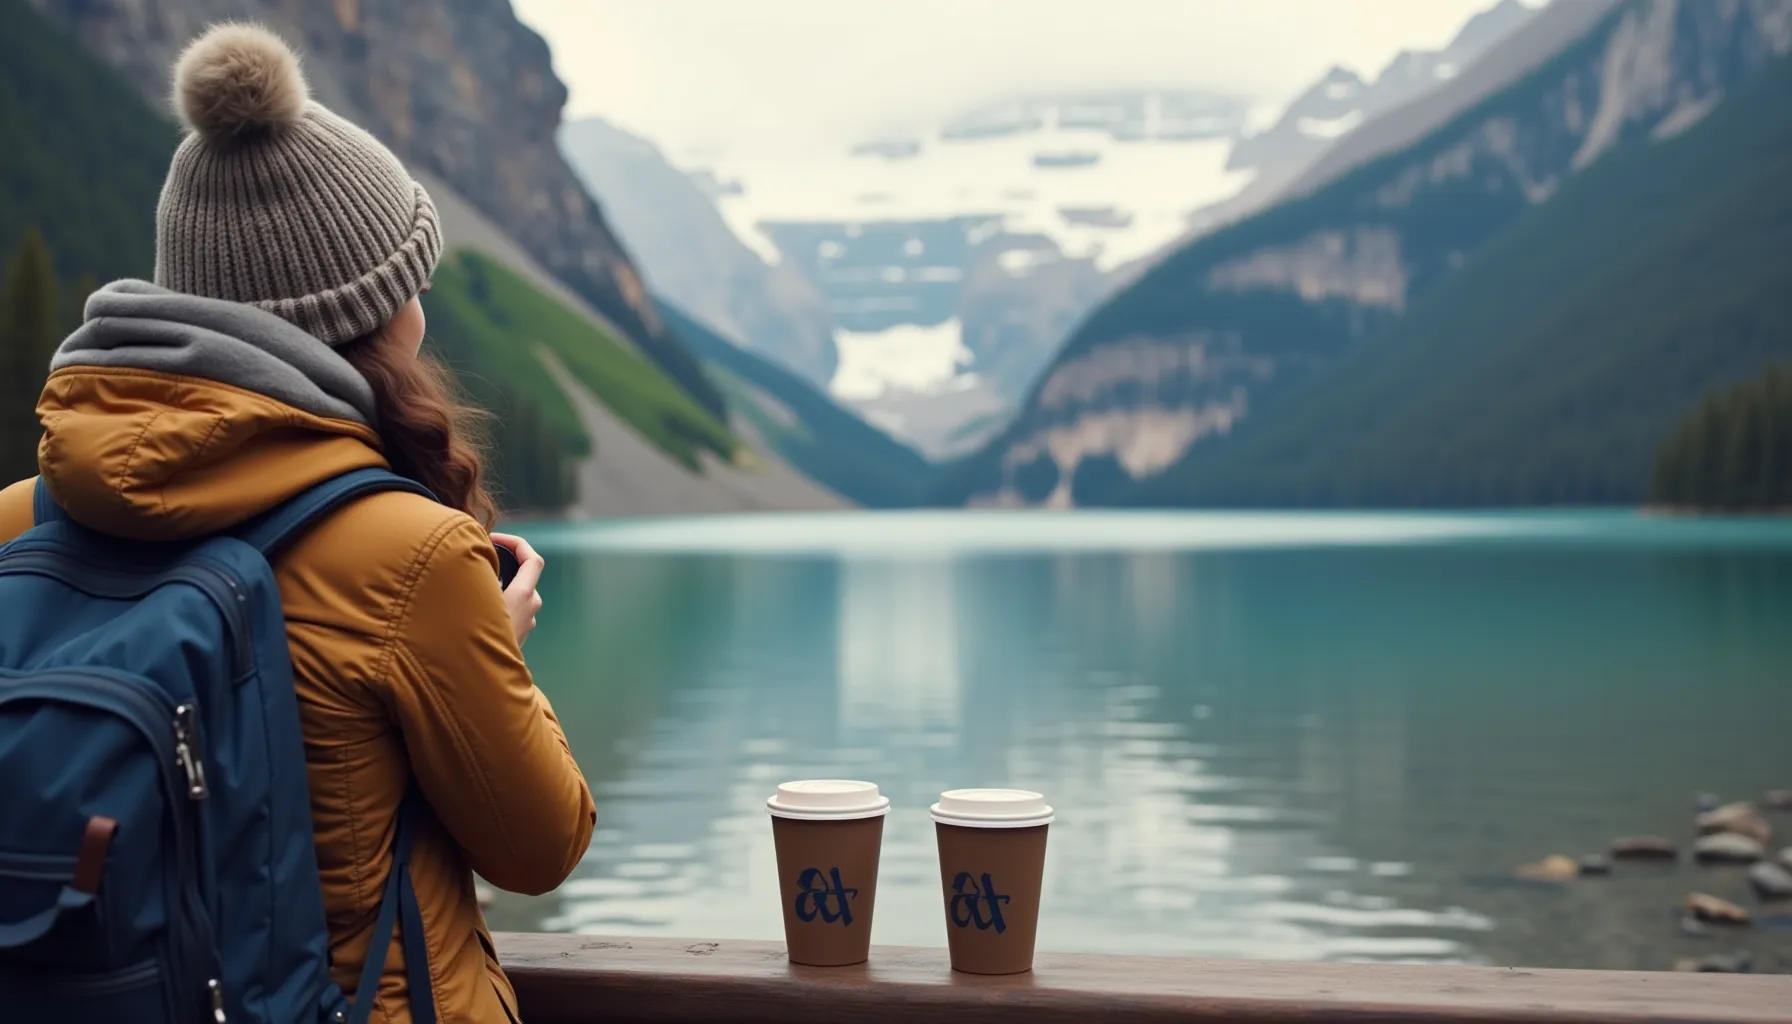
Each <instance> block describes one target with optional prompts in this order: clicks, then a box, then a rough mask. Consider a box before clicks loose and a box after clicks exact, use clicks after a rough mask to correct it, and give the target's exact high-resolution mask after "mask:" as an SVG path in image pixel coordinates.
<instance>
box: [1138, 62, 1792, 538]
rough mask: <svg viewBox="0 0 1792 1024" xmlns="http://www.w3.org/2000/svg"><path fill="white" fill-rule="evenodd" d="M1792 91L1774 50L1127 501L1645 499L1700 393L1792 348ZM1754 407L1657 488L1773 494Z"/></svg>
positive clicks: (1674, 466)
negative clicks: (1746, 74) (1670, 128)
mask: <svg viewBox="0 0 1792 1024" xmlns="http://www.w3.org/2000/svg"><path fill="white" fill-rule="evenodd" d="M1788 97H1792V57H1780V58H1778V59H1776V60H1774V61H1773V62H1772V63H1771V64H1770V65H1768V67H1767V69H1766V70H1765V71H1764V72H1762V73H1760V74H1758V75H1756V76H1755V77H1753V78H1751V79H1749V80H1748V81H1746V82H1744V83H1743V84H1741V85H1740V86H1738V87H1737V88H1736V90H1735V91H1734V93H1733V94H1732V95H1730V96H1728V97H1727V98H1725V99H1724V100H1723V101H1722V102H1721V103H1720V104H1718V105H1717V106H1716V108H1715V109H1714V110H1712V111H1711V113H1709V114H1708V115H1707V116H1705V117H1704V118H1703V119H1702V120H1700V121H1699V122H1698V123H1697V124H1696V125H1693V126H1692V127H1690V128H1689V129H1687V130H1686V131H1685V132H1684V133H1683V134H1679V135H1676V136H1674V137H1672V138H1668V139H1665V140H1663V141H1661V142H1659V143H1657V144H1654V145H1650V144H1636V145H1628V146H1621V147H1619V148H1617V149H1615V150H1614V151H1613V152H1612V153H1611V154H1610V155H1608V156H1606V157H1605V158H1604V159H1601V160H1600V161H1599V162H1598V163H1597V164H1595V165H1594V166H1592V167H1591V168H1589V169H1588V170H1586V171H1585V172H1583V173H1581V174H1578V175H1575V176H1573V177H1572V178H1569V179H1568V180H1566V181H1565V182H1564V183H1563V185H1562V186H1561V188H1560V189H1559V191H1557V193H1556V194H1555V195H1553V196H1552V197H1550V199H1549V201H1548V202H1546V203H1544V204H1542V205H1541V206H1538V207H1536V208H1535V209H1533V210H1531V211H1529V212H1528V213H1526V214H1525V215H1524V216H1523V217H1522V218H1521V219H1520V220H1519V221H1518V222H1517V223H1515V224H1514V225H1513V226H1512V227H1511V228H1509V229H1507V230H1506V231H1504V232H1502V233H1501V234H1500V235H1499V236H1498V237H1497V238H1495V239H1494V240H1493V241H1491V242H1489V243H1488V244H1487V245H1486V246H1485V247H1483V248H1482V250H1481V251H1479V252H1477V253H1476V254H1475V255H1474V256H1473V257H1472V258H1471V259H1470V260H1469V261H1468V262H1467V264H1466V265H1465V266H1464V267H1463V268H1462V270H1461V271H1460V272H1458V273H1457V274H1455V275H1453V276H1452V277H1450V278H1449V279H1448V280H1446V281H1444V282H1443V283H1441V284H1440V285H1438V286H1437V287H1436V288H1435V289H1434V290H1432V291H1431V292H1430V293H1429V294H1427V295H1426V296H1425V297H1424V298H1423V299H1422V300H1420V301H1419V302H1418V303H1416V304H1415V306H1414V307H1413V309H1412V311H1411V312H1410V313H1408V314H1407V315H1406V316H1405V317H1403V318H1401V319H1400V320H1399V321H1398V322H1397V323H1395V324H1394V325H1393V326H1392V328H1391V329H1389V330H1387V331H1385V332H1383V333H1381V334H1380V335H1378V336H1376V337H1375V338H1373V339H1371V340H1368V341H1365V342H1362V343H1360V344H1359V345H1357V346H1356V347H1355V349H1354V350H1353V351H1351V352H1350V353H1348V354H1347V355H1344V356H1343V357H1341V358H1339V359H1338V360H1336V364H1335V365H1334V366H1332V367H1329V368H1327V369H1326V370H1324V371H1323V372H1321V373H1317V374H1314V375H1312V376H1310V377H1309V378H1308V379H1307V380H1305V381H1303V382H1302V383H1300V384H1298V385H1296V386H1294V387H1293V388H1291V389H1289V391H1288V392H1287V394H1285V395H1284V396H1282V397H1281V398H1279V399H1277V400H1276V401H1275V402H1274V403H1273V405H1267V406H1265V407H1264V408H1263V409H1262V410H1261V412H1260V413H1256V414H1253V415H1252V416H1251V417H1249V418H1247V419H1246V420H1245V421H1244V422H1243V423H1241V424H1240V426H1239V428H1238V430H1237V432H1236V433H1235V434H1234V435H1233V436H1232V437H1230V438H1227V439H1225V440H1223V441H1219V442H1216V443H1213V444H1210V445H1198V446H1196V447H1195V448H1194V449H1193V450H1192V451H1191V452H1190V453H1189V455H1188V457H1187V458H1186V459H1185V460H1184V461H1183V462H1182V463H1181V464H1179V465H1177V466H1175V467H1172V468H1171V469H1170V470H1169V471H1168V472H1166V473H1164V474H1163V475H1162V476H1160V477H1157V478H1155V479H1152V480H1149V481H1147V482H1145V483H1144V484H1142V485H1140V486H1139V488H1138V489H1137V492H1136V493H1134V494H1130V495H1128V496H1126V498H1125V500H1126V501H1128V502H1138V503H1143V504H1201V505H1253V506H1255V505H1291V504H1298V505H1347V506H1395V505H1430V506H1439V505H1442V506H1469V505H1519V504H1522V505H1554V504H1602V503H1624V504H1635V503H1641V502H1643V501H1645V500H1646V499H1647V498H1648V497H1649V493H1650V483H1651V467H1652V464H1653V463H1654V460H1655V457H1656V453H1657V449H1658V447H1659V446H1660V445H1661V444H1662V442H1663V439H1664V438H1668V437H1669V435H1670V433H1671V432H1672V431H1673V430H1674V428H1675V426H1676V424H1678V423H1679V422H1680V421H1681V419H1682V417H1684V416H1686V415H1687V414H1688V413H1689V412H1691V411H1692V410H1693V409H1694V406H1695V404H1696V403H1698V401H1699V400H1700V398H1701V397H1702V396H1704V395H1705V394H1706V393H1707V392H1709V391H1713V390H1718V389H1723V388H1727V387H1729V386H1731V385H1733V384H1735V383H1736V382H1738V381H1742V380H1751V379H1754V378H1755V377H1756V375H1757V374H1760V373H1761V371H1762V370H1763V368H1764V367H1767V366H1769V365H1771V364H1774V363H1777V362H1780V361H1784V360H1786V359H1788V358H1792V255H1788V253H1787V249H1786V241H1787V239H1789V238H1792V189H1788V188H1787V187H1786V183H1787V182H1788V181H1792V103H1788V102H1787V98H1788ZM1768 383H1769V385H1771V387H1773V388H1777V389H1778V390H1780V391H1781V392H1783V391H1784V385H1783V384H1780V383H1777V382H1775V381H1769V382H1768ZM1765 387H1766V385H1757V386H1756V388H1755V389H1754V391H1753V392H1751V391H1749V390H1746V389H1745V390H1744V391H1743V392H1742V394H1741V396H1740V398H1739V399H1738V400H1737V402H1736V405H1737V406H1738V407H1739V408H1746V407H1747V406H1748V404H1749V403H1750V402H1751V401H1755V400H1756V398H1757V395H1756V393H1755V392H1760V391H1763V390H1764V388H1765ZM1759 397H1765V396H1764V395H1761V396H1759ZM1727 411H1728V410H1727V407H1725V406H1723V405H1722V404H1721V403H1720V405H1719V406H1718V407H1717V409H1716V410H1715V412H1712V413H1708V414H1707V415H1711V416H1715V417H1717V418H1718V419H1719V420H1720V421H1721V420H1722V419H1723V417H1725V415H1726V414H1727ZM1757 418H1758V417H1751V416H1741V417H1737V418H1736V420H1735V422H1734V426H1735V427H1736V428H1738V432H1736V433H1734V434H1732V431H1731V424H1730V423H1727V422H1720V423H1719V424H1718V425H1717V426H1716V427H1714V428H1712V429H1707V430H1703V431H1702V432H1701V430H1700V429H1699V428H1698V427H1695V428H1694V429H1693V430H1692V431H1691V432H1690V435H1689V436H1684V437H1682V438H1680V439H1679V444H1680V445H1681V448H1680V450H1679V452H1678V454H1677V455H1675V456H1674V457H1673V458H1672V459H1671V460H1670V469H1669V470H1668V471H1667V475H1668V476H1669V477H1670V478H1675V479H1679V480H1684V481H1687V482H1688V486H1686V487H1684V488H1681V487H1675V486H1670V487H1667V488H1665V492H1666V493H1664V494H1663V495H1662V497H1663V499H1664V500H1670V501H1690V502H1693V503H1699V504H1706V503H1709V504H1718V505H1736V506H1748V505H1756V506H1757V507H1758V506H1759V505H1762V504H1767V503H1768V501H1767V497H1768V496H1767V495H1761V496H1760V498H1761V500H1760V501H1757V500H1756V495H1754V494H1753V493H1751V492H1752V491H1753V490H1754V488H1753V486H1752V485H1753V484H1755V483H1759V482H1767V481H1771V480H1772V479H1773V475H1772V473H1771V472H1763V473H1760V474H1758V475H1757V474H1753V473H1752V470H1754V469H1756V468H1765V463H1766V461H1767V460H1771V459H1772V458H1774V454H1773V452H1772V450H1771V446H1770V444H1768V434H1767V432H1766V431H1765V430H1764V431H1762V433H1761V434H1760V436H1759V440H1758V441H1755V442H1752V443H1751V441H1750V437H1749V435H1748V434H1747V433H1746V432H1743V431H1746V429H1747V428H1748V427H1749V426H1750V424H1751V423H1752V422H1753V421H1754V420H1755V419H1757ZM1731 437H1734V440H1735V449H1734V451H1733V452H1732V451H1731V450H1729V440H1730V438H1731ZM1713 449H1715V450H1713ZM1787 453H1792V449H1787ZM1787 453H1782V455H1784V454H1787ZM1732 459H1734V460H1736V461H1739V462H1742V463H1746V464H1748V465H1747V467H1746V468H1745V467H1743V466H1731V465H1730V462H1731V461H1732ZM1708 475H1709V476H1710V477H1713V478H1716V479H1719V480H1723V481H1726V482H1730V481H1734V482H1738V483H1743V484H1748V485H1750V486H1747V487H1739V488H1736V489H1735V491H1734V493H1732V492H1731V490H1730V489H1728V488H1727V487H1721V486H1720V487H1710V488H1706V487H1704V486H1702V485H1701V483H1700V481H1702V480H1703V479H1706V478H1707V477H1708ZM1787 479H1792V476H1789V477H1788V478H1787Z"/></svg>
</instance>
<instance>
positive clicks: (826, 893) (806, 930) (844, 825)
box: [765, 779, 890, 967]
mask: <svg viewBox="0 0 1792 1024" xmlns="http://www.w3.org/2000/svg"><path fill="white" fill-rule="evenodd" d="M765 806H766V809H767V810H768V811H770V812H771V815H772V840H773V842H774V843H775V845H776V846H777V852H778V895H779V897H780V898H781V899H782V900H783V902H784V944H785V947H786V948H787V949H788V951H789V954H790V960H791V962H792V963H798V964H808V965H811V966H815V967H841V966H844V965H846V964H860V963H864V962H865V960H866V959H867V958H868V957H869V956H870V954H871V912H872V910H873V908H874V907H875V906H876V904H877V857H878V851H879V850H880V848H881V847H882V844H883V838H884V815H885V814H887V813H889V810H890V798H889V797H886V796H883V795H882V794H880V793H879V792H878V791H877V786H876V784H875V783H870V782H854V781H850V780H845V779H811V780H807V781H803V782H786V783H784V784H783V785H781V786H779V787H778V793H777V795H776V796H774V797H772V798H771V799H769V800H767V801H766V802H765Z"/></svg>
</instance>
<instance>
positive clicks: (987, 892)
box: [952, 871, 1008, 935]
mask: <svg viewBox="0 0 1792 1024" xmlns="http://www.w3.org/2000/svg"><path fill="white" fill-rule="evenodd" d="M952 893H953V896H952V923H953V924H954V925H957V926H958V927H960V928H969V927H970V926H972V925H976V926H977V930H978V931H980V932H983V931H988V930H989V929H991V928H994V929H995V930H996V934H997V935H1000V934H1002V933H1003V932H1005V931H1007V930H1008V922H1006V921H1004V920H1002V904H1004V903H1007V902H1008V897H1007V896H1005V895H1003V894H1001V893H998V892H996V883H995V882H994V881H993V880H992V879H991V878H990V877H989V872H987V871H985V872H983V886H982V888H978V886H977V879H975V878H973V877H971V873H970V872H969V871H960V872H959V873H958V877H957V878H954V879H953V880H952Z"/></svg>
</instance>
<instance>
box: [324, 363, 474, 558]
mask: <svg viewBox="0 0 1792 1024" xmlns="http://www.w3.org/2000/svg"><path fill="white" fill-rule="evenodd" d="M337 351H338V352H340V353H341V354H342V356H343V358H345V359H347V360H348V361H349V365H351V366H353V367H354V368H355V369H357V370H359V371H361V376H363V377H365V378H367V383H368V384H371V385H372V386H373V397H374V402H375V404H376V405H377V406H378V409H379V417H380V419H379V424H378V429H379V435H380V444H381V447H382V449H383V451H384V453H385V456H386V461H387V462H389V463H391V465H392V470H393V472H396V473H399V474H401V475H403V476H407V477H410V478H411V479H412V480H415V481H417V482H418V483H420V484H422V485H423V486H425V487H427V488H429V489H430V490H431V491H433V492H435V495H436V497H437V498H439V499H441V502H442V504H444V505H447V506H449V507H450V508H456V509H459V510H460V511H462V512H465V513H466V514H467V515H470V516H472V517H473V518H474V519H475V520H477V521H478V522H479V525H481V526H483V527H485V528H486V529H487V530H490V529H491V528H492V526H493V525H494V524H495V523H496V522H497V521H498V505H497V502H495V501H493V500H492V496H491V494H490V492H488V491H487V490H486V489H485V460H484V455H483V446H484V426H485V420H486V416H487V414H486V413H485V412H484V411H483V410H481V409H479V408H477V407H476V406H473V405H471V404H469V403H467V402H466V401H464V400H463V399H462V398H461V393H460V389H459V387H458V386H457V385H456V383H455V380H454V373H453V371H451V370H449V369H448V367H446V366H444V365H442V363H441V362H439V361H438V360H436V359H435V358H434V357H433V356H429V355H426V354H424V353H421V352H419V353H417V354H415V355H413V354H412V353H410V352H407V351H405V350H404V348H403V347H402V346H399V345H393V344H390V343H389V342H388V341H387V340H386V337H385V335H384V334H383V333H378V332H376V333H374V334H371V335H368V336H367V337H364V338H359V339H356V340H355V341H352V342H349V343H348V344H347V345H344V346H342V347H341V348H339V349H337Z"/></svg>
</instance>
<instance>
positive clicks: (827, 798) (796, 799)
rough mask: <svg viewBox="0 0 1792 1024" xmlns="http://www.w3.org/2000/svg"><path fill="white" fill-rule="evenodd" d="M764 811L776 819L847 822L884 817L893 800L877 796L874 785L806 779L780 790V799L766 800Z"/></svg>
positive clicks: (786, 784)
mask: <svg viewBox="0 0 1792 1024" xmlns="http://www.w3.org/2000/svg"><path fill="white" fill-rule="evenodd" d="M765 807H766V809H767V810H769V811H771V812H772V816H773V817H776V818H798V819H801V820H804V821H844V820H847V819H850V818H875V817H877V816H878V815H880V814H884V813H886V812H887V811H889V809H890V798H889V797H887V796H883V795H881V794H879V793H878V791H877V783H875V782H854V781H852V780H850V779H805V780H803V781H801V782H786V783H784V784H783V785H781V786H779V787H778V795H776V796H774V797H772V798H771V799H769V800H767V801H766V802H765Z"/></svg>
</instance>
